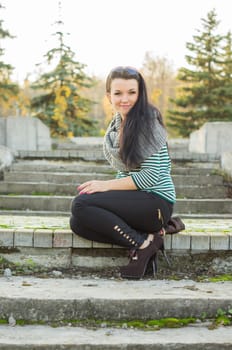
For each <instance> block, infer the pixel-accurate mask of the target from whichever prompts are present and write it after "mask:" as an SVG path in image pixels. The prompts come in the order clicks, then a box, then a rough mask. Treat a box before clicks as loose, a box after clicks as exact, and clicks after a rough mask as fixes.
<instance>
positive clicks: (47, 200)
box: [0, 195, 232, 214]
mask: <svg viewBox="0 0 232 350" xmlns="http://www.w3.org/2000/svg"><path fill="white" fill-rule="evenodd" d="M74 196H75V195H74ZM74 196H53V195H50V196H47V195H44V196H42V195H38V196H30V195H9V196H7V195H0V209H13V210H32V211H33V210H35V211H55V212H56V211H57V212H69V211H70V205H71V201H72V199H73V197H74ZM174 210H175V212H177V213H181V214H214V213H218V214H231V213H232V199H228V198H225V199H177V202H176V204H175V208H174Z"/></svg>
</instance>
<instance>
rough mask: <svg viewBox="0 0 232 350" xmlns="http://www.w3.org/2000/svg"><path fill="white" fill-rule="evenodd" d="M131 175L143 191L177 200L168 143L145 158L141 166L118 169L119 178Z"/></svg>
mask: <svg viewBox="0 0 232 350" xmlns="http://www.w3.org/2000/svg"><path fill="white" fill-rule="evenodd" d="M126 176H131V177H132V179H133V181H134V183H135V185H136V187H137V188H138V189H139V190H141V191H147V192H153V193H156V194H158V195H159V196H161V197H162V198H164V199H166V200H168V201H169V202H171V203H175V201H176V192H175V187H174V184H173V181H172V177H171V160H170V157H169V153H168V148H167V145H165V146H163V147H162V148H161V150H160V151H159V152H157V153H154V154H153V155H152V156H150V157H148V158H147V159H145V160H144V161H143V162H142V163H141V166H140V168H138V169H135V170H131V171H118V173H117V176H116V177H117V178H122V177H126Z"/></svg>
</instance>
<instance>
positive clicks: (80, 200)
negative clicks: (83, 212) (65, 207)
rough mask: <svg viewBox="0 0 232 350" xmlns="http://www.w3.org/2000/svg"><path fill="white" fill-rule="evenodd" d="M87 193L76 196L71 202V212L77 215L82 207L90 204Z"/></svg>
mask: <svg viewBox="0 0 232 350" xmlns="http://www.w3.org/2000/svg"><path fill="white" fill-rule="evenodd" d="M87 196H88V195H87V194H82V195H79V196H76V197H75V198H74V199H73V200H72V203H71V212H72V214H73V215H74V216H75V215H76V214H77V211H79V210H80V209H81V208H84V207H86V205H88V201H87Z"/></svg>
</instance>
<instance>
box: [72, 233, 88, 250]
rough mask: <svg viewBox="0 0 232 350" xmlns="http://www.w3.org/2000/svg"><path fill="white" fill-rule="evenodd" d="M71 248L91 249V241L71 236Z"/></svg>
mask: <svg viewBox="0 0 232 350" xmlns="http://www.w3.org/2000/svg"><path fill="white" fill-rule="evenodd" d="M73 248H92V241H89V240H88V239H85V238H82V237H80V236H78V235H76V234H74V235H73Z"/></svg>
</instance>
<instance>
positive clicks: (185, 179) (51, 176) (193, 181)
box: [4, 171, 223, 186]
mask: <svg viewBox="0 0 232 350" xmlns="http://www.w3.org/2000/svg"><path fill="white" fill-rule="evenodd" d="M112 178H114V175H113V174H105V173H97V172H95V173H93V172H91V173H68V172H42V171H37V172H27V171H9V172H5V173H4V180H5V181H9V182H13V181H14V182H16V181H19V182H27V181H28V182H51V183H59V184H63V183H74V184H76V183H82V182H85V181H89V180H93V179H94V180H108V179H112ZM172 178H173V182H174V184H175V186H183V185H185V186H188V185H190V186H191V185H197V186H200V185H222V184H223V177H222V176H220V175H208V176H205V175H188V176H186V175H184V174H182V175H175V174H174V175H173V176H172Z"/></svg>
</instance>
